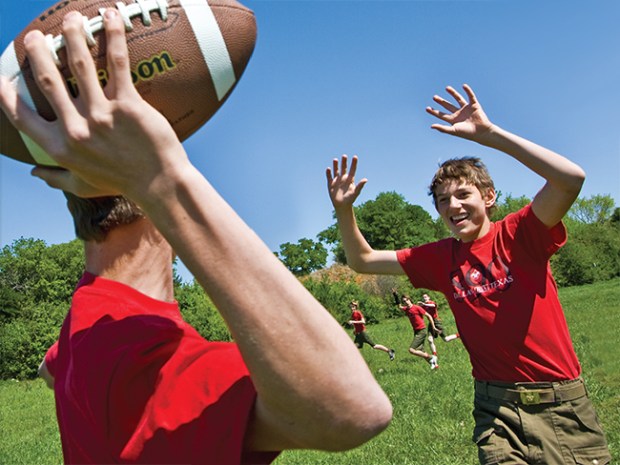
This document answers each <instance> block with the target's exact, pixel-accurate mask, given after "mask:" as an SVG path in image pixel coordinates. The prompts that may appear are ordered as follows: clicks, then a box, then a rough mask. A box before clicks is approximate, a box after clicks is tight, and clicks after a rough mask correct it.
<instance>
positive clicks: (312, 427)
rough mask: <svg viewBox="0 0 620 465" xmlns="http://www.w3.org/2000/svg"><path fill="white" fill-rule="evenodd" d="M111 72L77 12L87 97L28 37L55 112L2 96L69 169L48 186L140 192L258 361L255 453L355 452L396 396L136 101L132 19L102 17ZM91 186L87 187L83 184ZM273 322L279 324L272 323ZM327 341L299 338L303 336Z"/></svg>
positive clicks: (39, 41) (253, 366) (137, 196)
mask: <svg viewBox="0 0 620 465" xmlns="http://www.w3.org/2000/svg"><path fill="white" fill-rule="evenodd" d="M103 16H104V25H105V27H104V29H105V34H106V40H107V47H106V48H107V53H108V57H107V58H108V60H107V63H108V68H109V70H108V71H109V80H108V84H107V86H106V88H105V90H104V89H102V88H101V86H100V84H99V81H98V79H97V71H96V69H95V66H94V63H93V61H92V59H91V58H90V52H89V51H88V48H87V44H86V40H85V38H84V33H83V21H82V17H81V15H79V14H77V13H75V12H73V13H69V14H68V15H67V16H66V17H65V20H64V23H63V32H64V38H65V41H66V45H67V52H68V55H69V57H70V58H69V63H70V66H71V68H72V72H73V74H74V75H75V76H76V79H77V80H78V86H79V88H80V95H79V96H78V97H77V98H76V99H73V98H72V97H71V96H70V95H69V94H68V92H67V89H66V86H65V84H64V80H63V78H62V76H61V75H60V73H59V71H58V69H57V67H56V65H55V64H54V62H53V58H52V57H51V55H50V53H49V49H48V48H47V45H46V41H45V37H44V36H43V34H42V33H41V32H39V31H33V32H31V33H29V34H28V35H27V37H26V39H25V41H24V43H25V47H26V50H27V54H28V58H29V60H30V63H31V65H32V67H33V73H34V75H35V79H36V80H37V83H38V84H39V87H40V88H41V90H42V91H43V93H44V95H45V97H46V98H47V100H48V102H49V103H50V105H51V106H52V108H53V110H54V112H55V114H56V116H57V120H55V121H51V122H49V121H46V120H44V119H43V118H41V117H40V116H39V115H38V114H37V113H36V112H34V111H33V110H31V109H29V108H28V107H27V106H26V104H25V103H24V102H23V101H21V100H20V99H19V98H18V96H17V93H16V91H15V89H14V87H13V86H12V84H11V83H10V82H8V80H6V79H3V80H2V81H1V82H0V104H1V106H2V109H3V110H4V111H5V113H6V114H7V117H8V118H9V120H10V121H11V123H12V124H14V125H15V126H16V127H17V128H18V129H19V130H20V131H22V132H25V133H26V134H28V135H29V136H30V137H31V138H32V139H33V140H34V141H35V142H37V144H38V145H40V146H41V147H42V148H43V149H44V150H46V151H47V152H48V153H49V154H50V156H52V157H53V158H54V159H55V160H56V161H57V162H58V164H59V165H60V166H62V167H63V168H66V169H69V170H71V171H62V170H57V169H56V170H53V169H44V168H41V167H38V168H35V171H34V173H35V174H36V175H38V176H39V177H41V178H43V179H44V180H45V181H46V182H48V184H50V185H51V186H52V187H58V188H62V189H64V190H69V191H73V193H76V194H78V195H79V194H83V193H84V191H82V190H81V189H83V188H84V187H85V186H88V185H90V186H93V187H92V188H91V191H89V192H92V191H97V192H98V193H99V195H110V194H114V193H123V194H124V195H126V196H127V197H128V198H130V199H132V200H134V201H135V202H136V203H137V204H138V205H140V207H141V208H142V209H143V210H144V211H145V213H146V214H147V215H148V216H149V218H150V219H151V221H152V222H153V223H154V224H155V226H157V227H158V228H159V230H160V231H161V232H162V234H163V235H164V236H165V238H166V239H167V240H168V241H169V242H170V244H171V246H172V247H173V249H174V250H175V251H176V253H177V254H178V256H179V257H180V258H181V260H183V262H184V263H185V264H186V265H187V267H188V269H189V270H190V271H191V272H192V273H193V274H194V276H195V277H196V280H197V281H198V282H199V283H200V284H201V285H202V286H203V287H204V288H205V290H206V292H207V293H208V295H209V296H210V297H211V299H212V300H213V302H214V304H215V305H216V306H217V308H218V310H219V311H220V313H221V314H222V316H223V318H224V320H225V321H226V323H227V324H228V327H229V328H230V331H231V333H232V335H233V338H234V339H235V341H236V342H237V345H238V347H239V350H240V351H241V354H242V356H243V359H244V361H245V363H246V365H247V367H248V370H249V372H250V375H251V377H252V381H253V383H254V386H255V388H256V391H257V400H256V405H255V408H254V414H253V415H252V421H251V423H250V424H249V427H248V433H247V435H246V442H247V445H248V447H249V449H252V450H281V449H285V448H317V449H327V450H341V449H347V448H351V447H356V446H358V445H360V444H361V443H363V442H365V441H367V440H368V439H370V438H372V437H373V436H375V435H376V434H378V433H379V432H380V431H382V430H383V429H384V428H385V427H386V426H387V425H388V423H389V421H390V419H391V415H392V409H391V405H390V402H389V399H388V398H387V396H386V395H385V393H384V392H383V391H382V390H381V387H380V386H379V385H378V383H377V382H376V380H375V379H374V378H373V376H372V374H371V372H370V370H369V369H368V366H367V364H366V363H365V361H364V359H363V358H362V357H361V355H360V354H359V351H358V350H357V348H356V347H355V345H354V344H353V343H352V341H351V340H350V338H349V336H348V335H347V333H346V332H345V331H344V330H343V329H342V327H341V326H340V325H339V324H338V323H337V322H336V320H334V319H333V318H332V317H331V315H330V314H329V312H327V310H326V309H325V308H324V307H323V306H321V305H320V303H319V302H317V301H316V299H314V298H313V297H312V295H311V294H310V293H309V292H308V291H307V290H306V289H305V288H304V287H303V285H302V284H301V283H300V282H299V281H298V280H297V279H296V278H295V277H294V276H293V275H292V274H291V273H290V272H289V271H288V270H287V269H286V268H285V267H284V265H282V263H281V262H280V261H279V260H278V259H277V258H276V257H275V256H274V254H273V253H272V252H271V251H270V250H269V248H268V247H267V246H266V245H265V244H264V243H263V242H262V241H261V240H260V239H259V238H258V237H257V236H256V235H255V234H254V232H253V231H252V230H251V229H250V228H249V227H248V226H247V225H246V224H245V223H244V222H243V220H242V219H241V218H240V217H239V216H238V215H237V214H236V213H235V212H234V211H233V210H232V208H231V207H230V206H229V205H228V204H227V203H226V202H225V201H224V200H223V199H222V198H221V197H220V196H219V194H218V193H217V192H216V191H215V189H214V188H213V187H212V186H211V184H210V183H209V182H208V181H207V180H206V179H205V178H204V177H203V176H202V175H201V174H200V173H199V172H198V171H197V170H196V168H195V167H194V166H192V165H191V163H190V162H189V160H188V158H187V154H186V153H185V151H184V149H183V146H182V145H181V143H180V142H179V141H178V138H177V137H176V135H175V133H174V131H173V130H172V128H171V126H170V124H169V123H168V122H167V121H166V120H165V118H163V116H162V115H161V114H159V113H158V112H157V111H156V110H155V109H153V108H152V107H151V106H149V105H148V104H147V103H146V102H144V100H142V98H141V97H140V96H139V95H138V93H137V91H136V89H135V87H134V86H133V83H132V81H131V75H130V70H129V59H128V52H127V45H126V41H125V33H124V23H123V21H122V18H121V17H120V15H119V13H118V11H116V10H113V9H108V10H106V11H105V13H104V15H103ZM87 191H88V190H87ZM274 322H277V324H274ZM301 333H305V334H307V335H308V336H309V340H313V341H319V340H320V341H322V342H321V344H301V345H300V344H299V334H301Z"/></svg>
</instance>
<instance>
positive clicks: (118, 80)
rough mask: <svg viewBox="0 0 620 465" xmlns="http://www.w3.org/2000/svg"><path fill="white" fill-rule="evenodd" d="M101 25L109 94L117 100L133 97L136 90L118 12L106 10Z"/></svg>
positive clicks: (113, 9) (123, 27)
mask: <svg viewBox="0 0 620 465" xmlns="http://www.w3.org/2000/svg"><path fill="white" fill-rule="evenodd" d="M103 25H104V28H105V32H106V41H107V50H108V51H107V57H106V58H107V65H108V70H109V72H110V76H109V82H108V86H109V93H110V95H111V96H113V97H115V98H118V99H124V98H129V97H134V96H135V95H136V94H137V90H136V88H135V86H134V85H133V81H132V79H131V72H130V63H129V51H128V49H127V38H126V36H125V23H124V22H123V19H122V17H121V15H120V14H119V12H118V10H116V9H115V8H109V9H107V10H106V11H105V12H104V14H103Z"/></svg>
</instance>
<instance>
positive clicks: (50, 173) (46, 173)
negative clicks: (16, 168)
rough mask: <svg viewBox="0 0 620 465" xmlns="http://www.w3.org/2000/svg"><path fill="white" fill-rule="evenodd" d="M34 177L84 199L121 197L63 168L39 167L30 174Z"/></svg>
mask: <svg viewBox="0 0 620 465" xmlns="http://www.w3.org/2000/svg"><path fill="white" fill-rule="evenodd" d="M30 173H31V174H32V175H33V176H35V177H37V178H39V179H42V180H43V181H45V183H46V184H47V185H48V186H50V187H53V188H55V189H61V190H63V191H66V192H71V193H72V194H75V195H77V196H78V197H82V198H92V197H104V196H108V195H119V193H118V192H116V191H113V190H104V189H99V188H98V187H95V186H93V185H91V184H88V183H87V182H86V181H84V180H83V179H82V178H80V177H78V176H76V175H75V174H73V173H72V172H71V171H68V170H65V169H62V168H48V167H42V166H37V167H35V168H33V169H32V171H31V172H30Z"/></svg>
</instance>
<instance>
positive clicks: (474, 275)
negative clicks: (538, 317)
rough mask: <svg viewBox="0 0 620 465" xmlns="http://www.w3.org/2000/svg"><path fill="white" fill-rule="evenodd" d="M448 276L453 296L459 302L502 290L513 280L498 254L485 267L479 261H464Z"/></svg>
mask: <svg viewBox="0 0 620 465" xmlns="http://www.w3.org/2000/svg"><path fill="white" fill-rule="evenodd" d="M467 267H469V269H468V268H467ZM465 270H467V271H465ZM450 278H451V281H452V287H453V288H454V298H455V299H456V300H457V301H459V302H460V301H463V300H465V299H468V300H469V301H474V300H476V299H477V298H478V297H479V296H480V295H483V294H488V293H492V292H503V291H505V290H507V289H508V288H509V287H510V285H511V283H512V282H513V280H514V279H513V277H512V274H511V273H510V269H509V268H508V267H507V266H506V264H505V263H504V262H503V261H502V259H501V258H500V257H499V256H495V258H493V260H491V263H489V264H488V265H487V266H486V267H485V266H483V265H482V264H481V263H475V264H473V265H472V264H470V263H466V264H464V265H463V266H462V267H461V268H459V269H457V270H455V271H453V272H452V273H451V274H450Z"/></svg>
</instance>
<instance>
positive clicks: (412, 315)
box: [401, 305, 426, 331]
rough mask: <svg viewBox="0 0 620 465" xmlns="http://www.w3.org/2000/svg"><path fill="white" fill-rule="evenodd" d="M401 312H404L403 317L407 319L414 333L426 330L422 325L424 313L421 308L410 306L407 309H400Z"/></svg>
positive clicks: (424, 325)
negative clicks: (405, 316)
mask: <svg viewBox="0 0 620 465" xmlns="http://www.w3.org/2000/svg"><path fill="white" fill-rule="evenodd" d="M401 310H402V311H403V312H405V315H407V317H408V318H409V322H410V323H411V326H412V327H413V329H414V330H415V331H419V330H421V329H424V328H426V324H424V314H425V313H426V311H425V310H424V309H423V308H422V307H420V306H419V305H412V306H411V307H407V308H402V307H401Z"/></svg>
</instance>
